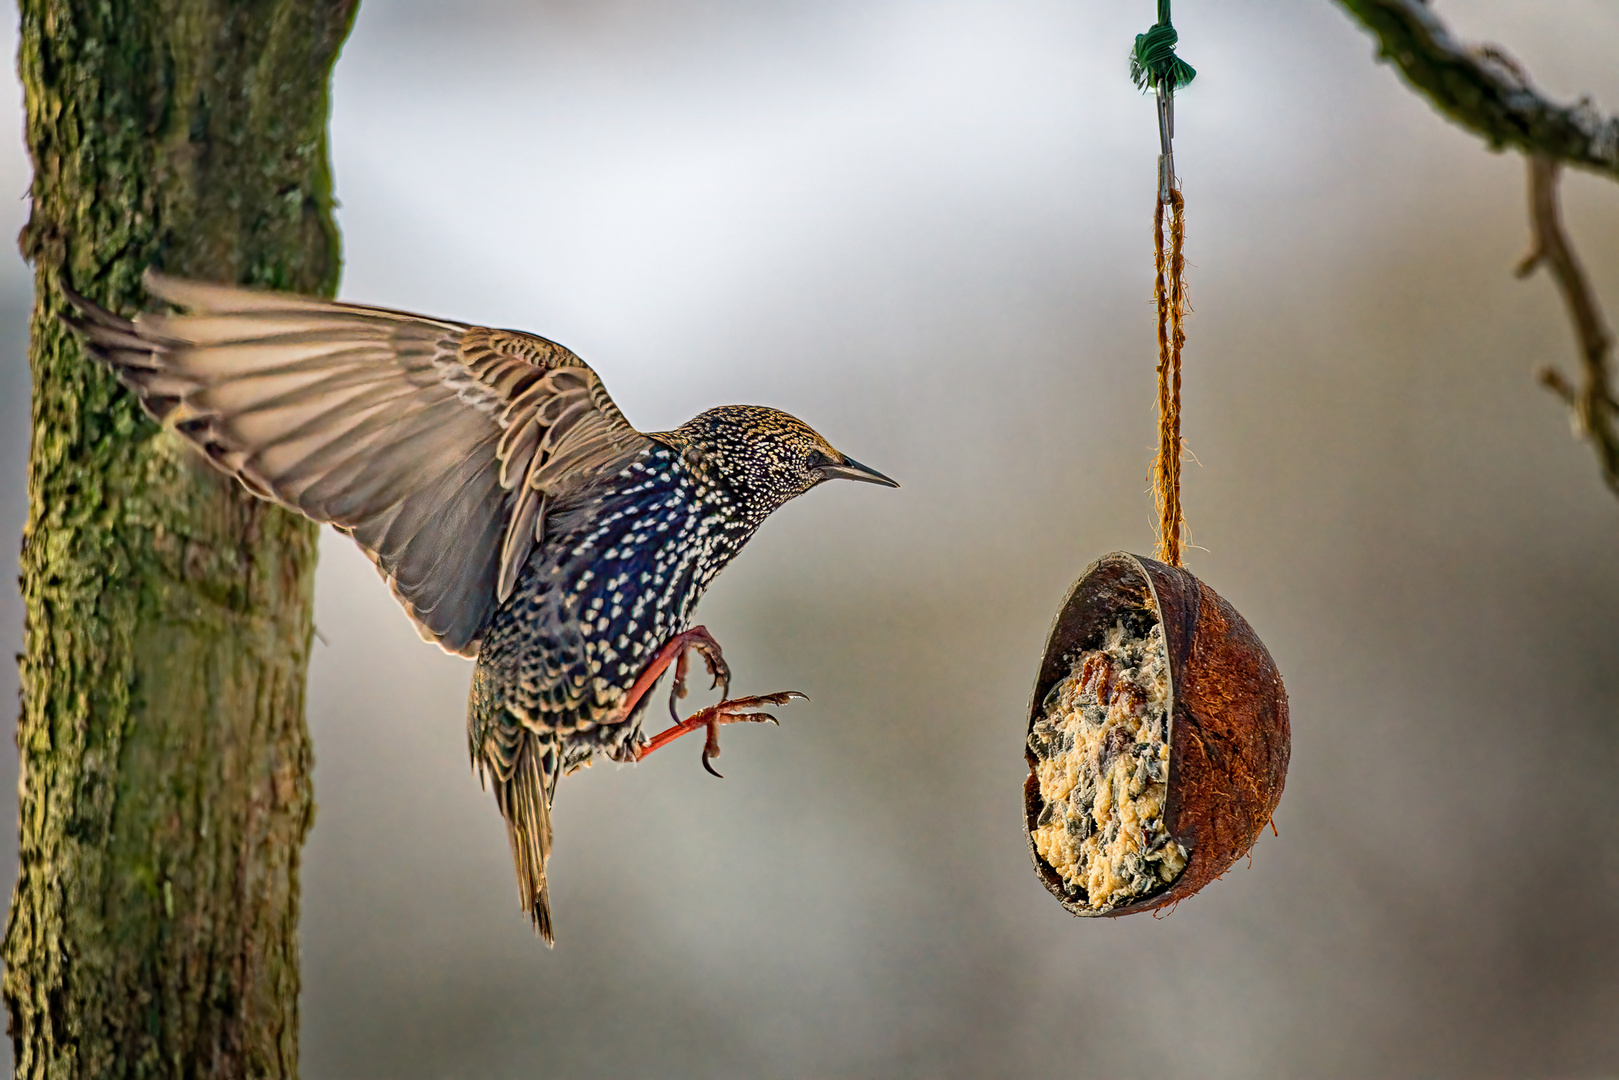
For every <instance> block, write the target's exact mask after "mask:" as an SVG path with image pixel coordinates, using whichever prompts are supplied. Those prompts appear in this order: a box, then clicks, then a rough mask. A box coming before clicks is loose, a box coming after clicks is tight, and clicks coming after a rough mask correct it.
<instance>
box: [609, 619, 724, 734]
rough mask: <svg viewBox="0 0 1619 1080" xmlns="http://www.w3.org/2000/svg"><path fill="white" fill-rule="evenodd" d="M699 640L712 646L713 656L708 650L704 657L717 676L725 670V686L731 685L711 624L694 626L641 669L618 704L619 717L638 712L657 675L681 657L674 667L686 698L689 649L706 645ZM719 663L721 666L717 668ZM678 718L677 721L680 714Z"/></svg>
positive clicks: (673, 638)
mask: <svg viewBox="0 0 1619 1080" xmlns="http://www.w3.org/2000/svg"><path fill="white" fill-rule="evenodd" d="M699 641H701V642H704V643H705V644H706V645H707V646H708V647H711V648H712V649H713V658H712V659H709V657H708V654H707V653H706V652H705V653H704V659H707V660H708V667H709V670H710V671H713V672H714V673H715V676H716V679H717V678H718V676H719V673H720V672H724V674H725V682H726V686H727V687H729V686H730V680H731V672H730V669H729V668H727V667H725V661H724V660H723V659H722V658H721V657H720V645H719V642H717V641H715V640H714V638H713V636H712V635H711V634H709V632H708V627H706V626H694V627H692V628H691V629H690V630H687V631H686V632H685V633H684V634H676V635H675V636H674V637H672V638H670V639H669V640H668V641H666V642H664V643H663V648H661V649H659V650H658V655H656V656H654V657H653V658H652V662H651V663H649V664H647V666H646V667H645V668H643V669H642V671H641V674H640V675H637V676H636V678H635V682H634V683H632V684H631V686H630V688H629V690H628V691H627V692H626V693H625V694H624V702H623V704H622V705H620V706H619V708H620V710H621V712H620V716H621V717H622V718H624V719H628V718H629V716H630V714H631V713H633V712H634V711H635V707H636V706H637V705H639V704H640V703H641V699H642V698H643V697H645V696H646V692H647V691H648V690H650V689H652V684H653V683H655V682H657V681H658V676H659V675H662V674H663V672H664V669H666V668H667V667H668V666H669V665H670V664H671V663H674V661H675V659H676V657H678V658H679V661H680V662H679V664H678V665H677V666H676V667H675V685H676V686H677V687H679V688H680V694H679V696H680V697H685V696H686V688H685V681H686V650H687V649H690V648H694V647H695V648H698V649H702V648H703V647H704V646H701V645H694V643H695V642H699ZM716 664H717V665H718V668H717V669H716V666H715V665H716ZM721 696H722V697H723V696H724V695H723V694H722V695H721ZM669 710H670V712H673V711H674V700H673V698H671V699H670V703H669ZM675 719H677V720H678V719H679V717H676V718H675Z"/></svg>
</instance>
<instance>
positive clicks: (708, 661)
mask: <svg viewBox="0 0 1619 1080" xmlns="http://www.w3.org/2000/svg"><path fill="white" fill-rule="evenodd" d="M685 638H686V641H685V644H684V646H683V647H682V648H681V649H680V654H679V655H678V656H677V657H676V658H675V674H674V679H673V680H672V681H671V682H670V684H669V716H670V717H671V718H672V719H673V720H674V721H675V723H677V724H678V723H680V711H679V708H678V707H677V705H676V703H677V702H678V701H679V700H680V699H681V698H684V697H685V696H686V671H687V670H688V668H689V667H690V663H691V659H690V658H691V652H692V650H693V649H695V650H696V651H697V654H698V655H699V656H701V657H702V658H703V664H704V665H705V666H706V667H707V668H708V674H709V676H710V678H711V679H712V682H710V684H709V689H711V690H712V689H714V688H715V687H719V688H720V697H721V698H722V699H723V698H725V697H727V696H729V694H730V692H731V667H730V665H729V664H727V663H726V662H725V654H724V653H722V652H721V651H720V643H719V642H717V641H715V640H714V637H713V635H711V634H710V633H709V632H708V630H707V628H706V627H702V626H698V627H694V628H693V629H691V630H688V631H687V632H686V634H685ZM710 771H712V770H710Z"/></svg>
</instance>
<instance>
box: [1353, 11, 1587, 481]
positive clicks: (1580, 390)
mask: <svg viewBox="0 0 1619 1080" xmlns="http://www.w3.org/2000/svg"><path fill="white" fill-rule="evenodd" d="M1338 2H1339V3H1340V4H1342V5H1343V7H1345V8H1346V9H1348V11H1349V12H1350V14H1352V15H1354V16H1355V18H1357V19H1359V20H1360V22H1361V23H1362V25H1364V26H1365V27H1366V28H1367V29H1368V30H1370V31H1371V32H1372V33H1373V34H1375V35H1376V36H1377V40H1378V44H1379V46H1380V48H1381V51H1382V55H1383V56H1385V57H1387V58H1388V59H1390V60H1393V61H1394V62H1395V63H1396V64H1398V65H1399V68H1400V70H1401V71H1402V72H1403V73H1404V74H1405V77H1406V79H1407V80H1409V81H1410V83H1411V85H1412V86H1413V87H1415V88H1416V89H1417V90H1418V91H1420V92H1421V93H1422V94H1423V95H1424V96H1425V97H1427V98H1428V100H1429V101H1431V102H1432V103H1433V104H1434V105H1435V106H1436V107H1437V108H1438V109H1439V110H1440V111H1441V112H1443V113H1444V114H1445V115H1446V116H1448V117H1450V118H1451V119H1452V120H1454V121H1456V123H1458V124H1460V125H1461V126H1463V127H1465V128H1468V129H1470V130H1472V131H1473V132H1475V133H1477V134H1479V135H1482V136H1483V137H1484V138H1485V139H1487V140H1488V141H1489V143H1490V145H1491V146H1492V147H1495V148H1496V149H1500V148H1502V147H1504V146H1513V147H1516V148H1517V149H1520V150H1522V151H1524V155H1525V157H1526V159H1527V160H1528V162H1529V223H1530V228H1531V229H1532V230H1533V241H1532V243H1533V246H1532V247H1531V249H1530V251H1529V254H1528V255H1526V256H1525V257H1524V259H1523V261H1522V262H1520V263H1519V264H1518V270H1517V273H1518V276H1519V277H1528V276H1529V275H1530V274H1531V273H1533V272H1534V270H1535V268H1536V267H1537V266H1545V267H1546V269H1547V270H1548V271H1549V272H1550V273H1551V275H1552V277H1553V279H1554V280H1555V281H1556V282H1557V288H1558V291H1560V292H1561V293H1562V294H1563V301H1564V303H1566V304H1567V305H1568V314H1569V318H1570V320H1572V322H1573V323H1574V336H1575V338H1576V339H1577V340H1578V342H1579V347H1580V363H1581V374H1582V376H1583V377H1582V379H1581V383H1580V386H1578V387H1575V386H1574V384H1573V383H1571V382H1570V381H1569V380H1568V379H1567V378H1566V377H1564V376H1563V375H1562V373H1560V372H1559V371H1557V370H1556V369H1555V368H1552V367H1550V366H1548V367H1543V368H1541V370H1540V373H1539V377H1540V382H1541V385H1543V386H1545V387H1546V388H1547V389H1548V390H1550V391H1552V393H1554V394H1556V395H1557V396H1558V397H1559V398H1561V399H1562V400H1563V403H1564V404H1565V405H1567V406H1568V407H1569V409H1570V410H1571V411H1572V413H1573V419H1574V430H1575V434H1576V436H1578V437H1580V438H1584V439H1586V440H1588V441H1589V442H1590V443H1591V446H1592V448H1593V449H1595V450H1596V454H1597V464H1598V465H1599V466H1600V467H1601V469H1602V479H1603V481H1604V482H1605V483H1606V484H1607V485H1608V487H1609V488H1610V489H1611V490H1612V491H1613V492H1614V493H1615V494H1619V430H1616V428H1619V423H1616V421H1619V405H1616V404H1615V398H1614V393H1613V391H1612V389H1610V387H1609V383H1608V357H1609V354H1610V353H1611V352H1612V349H1613V335H1612V333H1611V332H1610V331H1609V330H1608V327H1607V323H1606V322H1605V321H1604V319H1603V317H1602V308H1601V306H1600V305H1599V304H1598V303H1597V300H1596V296H1595V295H1594V294H1593V293H1592V291H1591V283H1590V282H1589V281H1588V280H1587V279H1586V276H1585V270H1584V269H1583V268H1582V267H1581V266H1580V261H1579V259H1578V258H1577V257H1576V256H1575V254H1574V246H1573V245H1572V244H1571V243H1569V240H1568V236H1567V234H1565V233H1564V232H1563V221H1562V212H1561V211H1560V209H1559V207H1558V200H1557V181H1558V179H1559V175H1560V173H1561V166H1562V165H1564V164H1568V165H1575V166H1578V167H1580V168H1584V169H1589V170H1591V171H1592V172H1596V173H1599V174H1601V175H1603V176H1606V177H1607V178H1608V179H1610V180H1613V179H1619V117H1611V116H1610V117H1604V116H1603V115H1602V114H1601V113H1600V112H1598V111H1597V109H1596V108H1595V107H1594V106H1593V105H1592V104H1591V99H1590V98H1588V97H1586V98H1581V99H1580V100H1579V102H1578V103H1576V104H1574V105H1562V104H1559V103H1557V102H1555V101H1551V100H1550V99H1548V98H1546V97H1545V96H1543V95H1542V94H1541V93H1540V92H1539V91H1537V90H1536V89H1535V87H1534V83H1533V82H1532V81H1531V80H1530V78H1529V73H1528V72H1527V71H1525V70H1524V69H1523V66H1522V65H1521V64H1519V63H1518V62H1517V61H1516V60H1514V59H1513V58H1512V57H1511V56H1509V55H1508V54H1507V53H1506V52H1505V51H1504V50H1502V49H1499V48H1497V47H1495V46H1493V45H1484V46H1469V45H1464V44H1462V43H1461V42H1459V41H1457V40H1456V39H1455V38H1454V37H1452V36H1451V33H1450V31H1449V30H1447V29H1445V25H1444V23H1442V22H1440V21H1439V17H1438V16H1437V15H1435V14H1434V13H1433V12H1432V11H1431V10H1429V8H1428V5H1427V4H1426V3H1425V0H1338Z"/></svg>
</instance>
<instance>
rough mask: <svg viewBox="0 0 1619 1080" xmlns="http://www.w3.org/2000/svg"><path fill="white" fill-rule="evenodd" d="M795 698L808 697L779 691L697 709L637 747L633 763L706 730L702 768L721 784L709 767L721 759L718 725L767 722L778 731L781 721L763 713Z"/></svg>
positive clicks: (716, 774) (805, 698)
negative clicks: (768, 707)
mask: <svg viewBox="0 0 1619 1080" xmlns="http://www.w3.org/2000/svg"><path fill="white" fill-rule="evenodd" d="M794 698H802V699H803V700H805V701H808V700H809V696H808V695H807V694H801V693H799V692H798V691H797V690H782V691H778V692H777V693H774V694H759V695H756V696H754V697H741V698H735V699H730V700H726V701H721V702H720V703H719V704H717V705H710V706H709V707H708V708H706V709H699V710H697V711H696V712H694V713H692V714H691V715H690V716H688V717H687V718H686V719H684V720H679V719H677V720H676V721H675V726H674V727H672V728H669V729H668V730H666V731H661V732H659V733H658V734H657V735H656V736H655V737H654V738H653V739H652V740H651V741H650V742H648V743H646V745H644V746H642V747H640V749H638V750H637V751H636V754H635V760H637V761H639V760H641V759H642V758H644V757H646V756H647V755H648V754H650V753H652V751H654V750H656V749H658V748H659V747H661V746H665V745H667V744H669V743H671V742H673V741H674V740H675V739H678V738H680V736H682V735H685V734H687V733H688V732H693V731H696V730H698V729H699V728H703V729H706V733H705V737H704V739H703V768H704V769H706V770H707V771H708V772H709V773H710V774H711V775H713V776H718V777H720V779H722V780H723V779H724V777H723V776H721V774H720V773H719V772H718V771H717V770H716V769H715V768H714V766H713V765H712V764H710V763H711V762H712V761H713V760H714V759H715V758H717V757H719V756H720V732H719V729H720V725H722V724H744V723H748V724H762V723H765V722H767V721H768V722H769V723H772V724H775V725H776V726H777V727H780V726H781V721H780V720H777V719H776V718H775V717H774V716H772V715H771V714H770V713H768V712H765V711H763V710H764V708H765V707H766V706H772V705H786V704H787V703H788V702H790V701H792V700H793V699H794Z"/></svg>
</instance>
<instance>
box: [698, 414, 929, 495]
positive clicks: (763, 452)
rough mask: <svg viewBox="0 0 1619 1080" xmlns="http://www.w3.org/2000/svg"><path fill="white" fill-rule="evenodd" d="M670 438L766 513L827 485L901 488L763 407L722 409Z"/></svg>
mask: <svg viewBox="0 0 1619 1080" xmlns="http://www.w3.org/2000/svg"><path fill="white" fill-rule="evenodd" d="M670 434H671V435H672V436H675V438H674V439H671V441H672V442H677V443H678V444H679V445H680V446H681V448H682V450H683V451H684V453H685V455H686V458H687V460H689V461H691V462H692V464H693V465H695V466H696V467H697V468H698V469H699V470H700V471H701V472H702V473H703V474H704V475H705V476H707V477H709V478H711V479H712V480H713V481H714V482H716V483H719V484H723V485H724V486H725V487H726V488H728V489H730V491H731V492H732V494H734V495H735V496H737V497H739V498H741V499H742V500H743V501H744V502H745V503H747V504H748V505H749V506H750V507H751V508H752V509H755V510H758V511H761V512H763V513H766V514H768V513H770V512H771V511H772V510H775V509H776V508H777V507H779V506H781V505H782V504H783V503H785V502H786V501H787V500H788V499H791V498H793V497H795V496H798V495H802V494H804V492H806V491H808V490H809V489H810V488H812V487H814V486H815V485H816V484H819V483H821V482H822V481H823V480H840V479H841V480H863V481H865V482H866V483H868V484H885V485H887V486H888V487H899V485H898V484H897V483H895V482H894V481H893V480H890V479H889V478H888V477H886V476H884V475H883V474H882V473H880V472H878V471H877V470H876V469H870V468H867V467H866V466H864V465H862V464H860V463H859V462H858V461H855V460H854V459H853V458H851V457H849V456H848V455H847V454H842V453H839V452H838V451H837V450H834V449H833V448H832V445H831V444H830V443H828V442H827V441H826V440H825V439H823V438H821V436H820V435H819V434H817V433H816V431H815V429H813V428H811V427H810V426H809V425H808V424H806V423H804V422H803V421H802V420H799V419H797V418H796V417H792V416H789V415H787V414H786V413H784V412H782V411H780V410H779V409H767V408H765V407H764V406H762V405H722V406H720V407H719V408H717V409H710V410H708V411H707V412H705V413H701V414H699V415H697V416H695V417H693V418H692V419H690V420H688V421H686V423H684V424H682V425H680V427H678V428H676V429H675V430H674V431H673V432H670Z"/></svg>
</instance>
